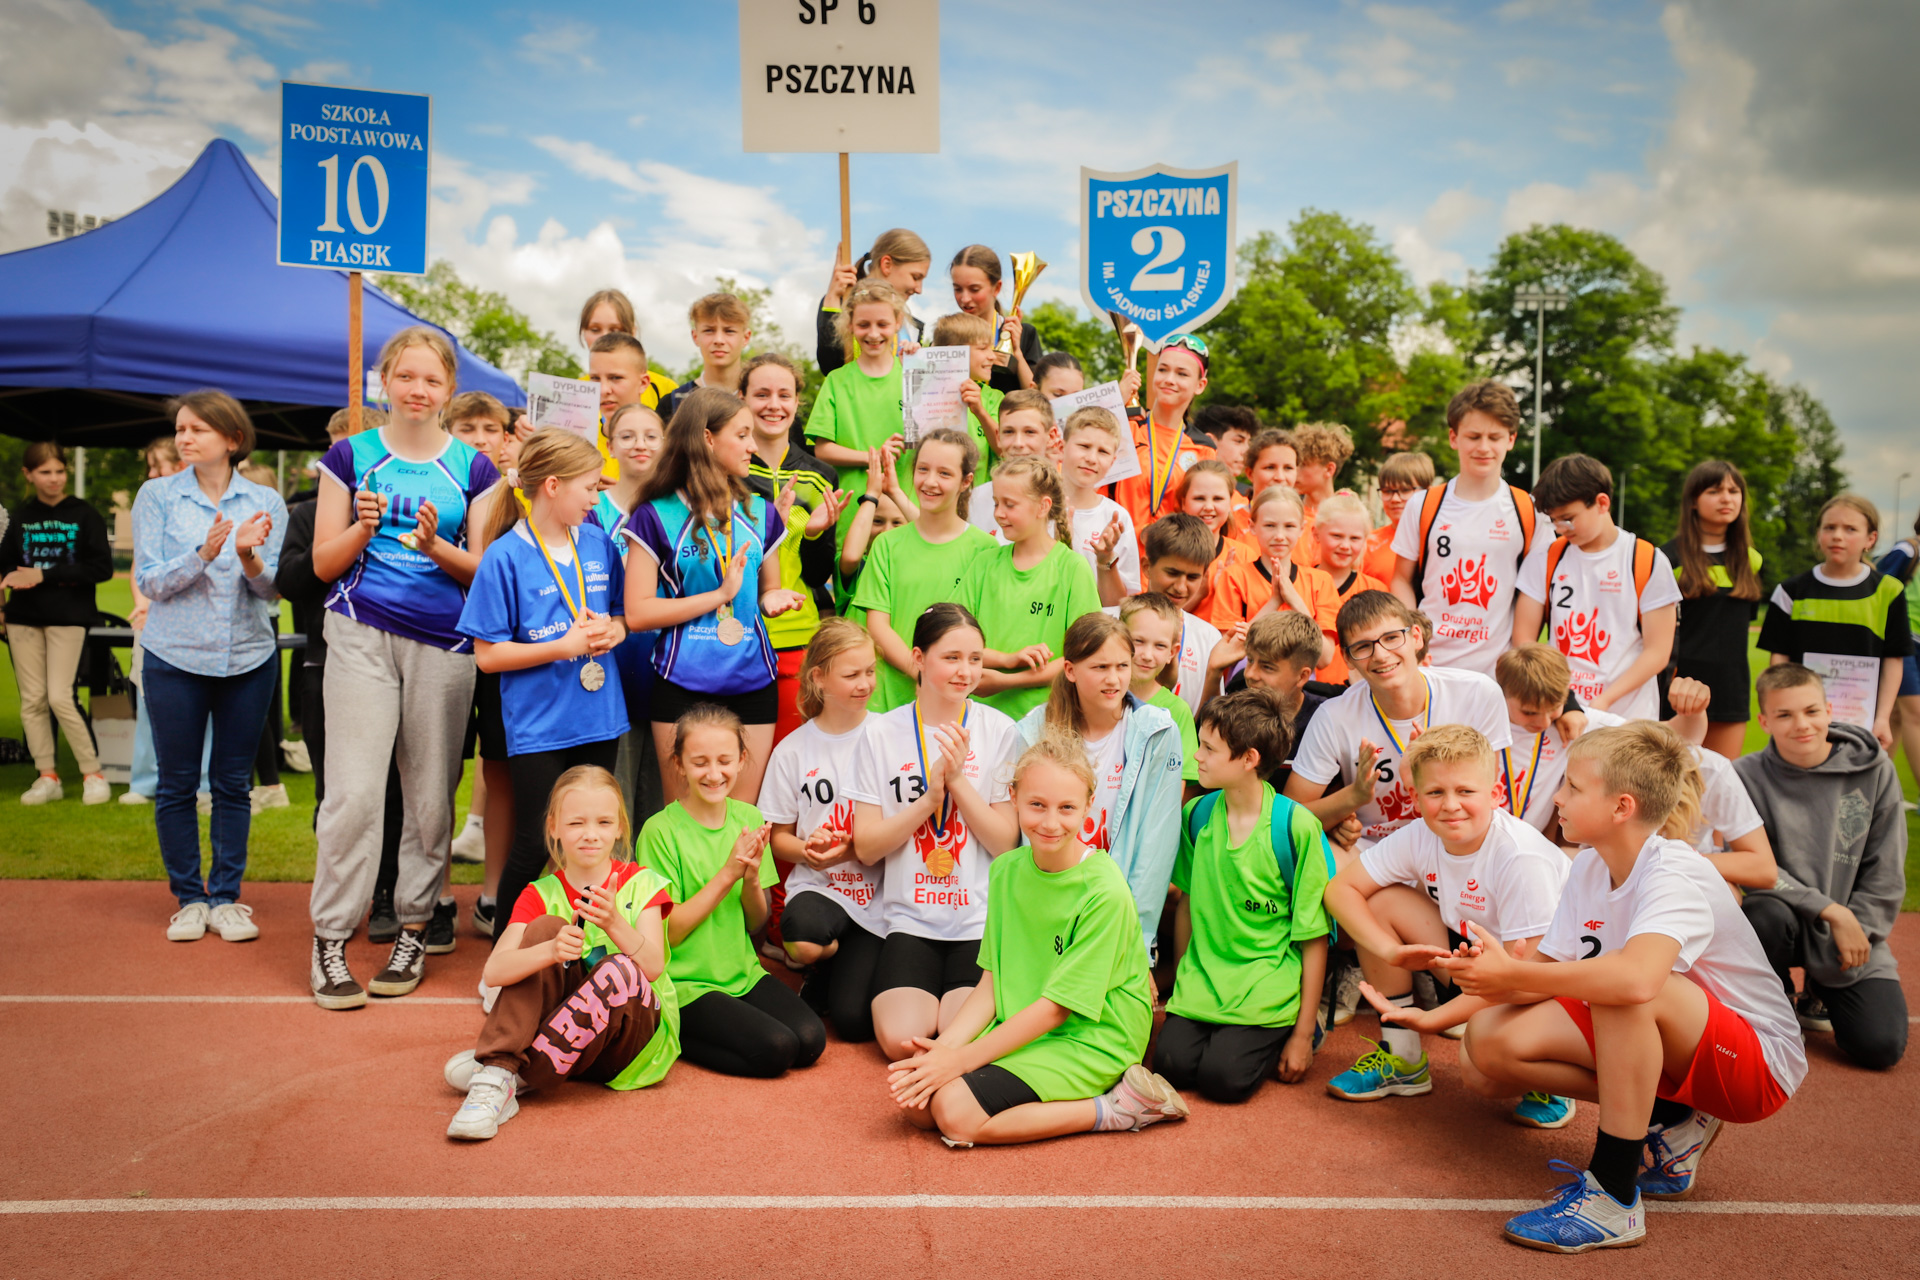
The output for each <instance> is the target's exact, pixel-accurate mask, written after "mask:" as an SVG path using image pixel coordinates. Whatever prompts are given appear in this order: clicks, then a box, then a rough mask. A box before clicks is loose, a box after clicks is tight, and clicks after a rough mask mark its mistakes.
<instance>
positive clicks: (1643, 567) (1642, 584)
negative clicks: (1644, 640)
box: [1633, 538, 1654, 630]
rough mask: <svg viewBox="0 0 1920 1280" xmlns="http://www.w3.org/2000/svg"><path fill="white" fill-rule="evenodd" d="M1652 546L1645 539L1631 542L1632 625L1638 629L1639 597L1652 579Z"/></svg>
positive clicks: (1636, 539)
mask: <svg viewBox="0 0 1920 1280" xmlns="http://www.w3.org/2000/svg"><path fill="white" fill-rule="evenodd" d="M1653 553H1654V545H1653V544H1652V543H1651V542H1648V541H1647V540H1646V539H1645V538H1635V539H1634V540H1633V625H1634V629H1635V630H1639V629H1640V595H1641V593H1642V592H1644V591H1645V590H1646V589H1647V583H1648V581H1649V580H1651V579H1652V577H1653Z"/></svg>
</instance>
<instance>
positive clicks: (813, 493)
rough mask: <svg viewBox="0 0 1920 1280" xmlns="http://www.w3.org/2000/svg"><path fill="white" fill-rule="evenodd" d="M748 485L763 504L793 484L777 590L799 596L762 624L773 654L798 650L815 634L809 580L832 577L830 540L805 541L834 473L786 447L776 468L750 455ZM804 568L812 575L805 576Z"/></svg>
mask: <svg viewBox="0 0 1920 1280" xmlns="http://www.w3.org/2000/svg"><path fill="white" fill-rule="evenodd" d="M747 483H748V484H749V485H751V486H752V487H753V489H754V492H756V493H758V494H760V495H761V496H762V497H764V498H765V499H766V500H767V501H768V503H772V502H773V501H775V499H777V498H778V497H779V495H780V490H781V489H782V488H784V487H785V486H786V485H787V484H788V483H791V484H792V485H793V509H792V510H791V511H789V512H788V513H787V516H788V519H787V536H786V537H785V538H783V539H782V540H781V542H780V548H779V551H778V558H779V561H780V585H781V586H783V587H786V588H788V589H789V590H792V591H798V592H799V593H800V595H801V597H802V598H803V599H802V603H801V605H800V607H799V608H798V609H789V610H787V611H786V612H785V613H783V614H780V615H779V616H777V617H773V618H768V619H767V639H768V640H770V641H772V642H773V647H774V648H776V649H798V648H801V647H803V646H805V644H806V643H807V641H809V640H811V639H813V633H814V632H816V631H818V630H819V629H820V607H819V605H818V604H816V603H815V601H814V598H813V586H812V584H811V583H809V582H808V578H809V577H811V578H812V579H813V581H814V582H824V581H827V580H828V579H830V578H831V577H832V573H833V570H832V563H833V560H834V555H833V540H832V539H831V538H829V537H828V536H827V534H826V533H822V534H821V535H820V537H819V538H817V539H810V538H808V537H807V519H808V517H809V516H811V515H812V514H813V511H814V508H816V507H818V506H819V505H820V503H821V502H822V501H823V500H824V499H825V497H826V495H827V494H828V493H830V492H831V491H832V490H833V489H834V487H835V485H834V477H833V468H832V467H830V466H828V465H827V464H826V463H824V462H822V461H820V459H818V458H816V457H814V456H813V455H812V454H810V453H808V452H807V451H806V450H805V449H800V448H796V447H794V446H792V445H789V446H788V447H787V451H786V453H785V454H784V455H783V456H782V457H781V459H780V465H779V466H777V467H769V466H768V465H767V464H766V463H765V462H764V461H763V460H762V459H761V457H760V455H759V454H757V453H756V454H754V455H753V457H752V459H751V460H750V461H749V463H748V466H747ZM600 496H601V497H603V498H604V497H606V494H605V493H604V492H603V493H602V494H601V495H600ZM802 557H807V558H808V559H809V560H810V564H809V565H803V564H802ZM809 568H812V569H813V570H815V571H814V572H812V573H809V572H808V569H809Z"/></svg>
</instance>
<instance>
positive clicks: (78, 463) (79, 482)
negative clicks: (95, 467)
mask: <svg viewBox="0 0 1920 1280" xmlns="http://www.w3.org/2000/svg"><path fill="white" fill-rule="evenodd" d="M73 496H74V497H76V498H85V497H86V496H87V450H86V448H85V446H76V447H75V448H74V451H73Z"/></svg>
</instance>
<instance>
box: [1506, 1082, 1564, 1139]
mask: <svg viewBox="0 0 1920 1280" xmlns="http://www.w3.org/2000/svg"><path fill="white" fill-rule="evenodd" d="M1513 1119H1514V1123H1515V1124H1523V1125H1526V1126H1527V1127H1528V1128H1529V1129H1564V1128H1566V1126H1568V1125H1570V1124H1572V1123H1573V1099H1572V1098H1563V1097H1561V1096H1560V1095H1559V1094H1557V1093H1542V1092H1540V1091H1539V1090H1538V1089H1536V1090H1534V1091H1533V1092H1532V1093H1529V1094H1528V1095H1527V1096H1526V1097H1524V1098H1522V1099H1520V1103H1519V1105H1518V1106H1516V1107H1514V1109H1513Z"/></svg>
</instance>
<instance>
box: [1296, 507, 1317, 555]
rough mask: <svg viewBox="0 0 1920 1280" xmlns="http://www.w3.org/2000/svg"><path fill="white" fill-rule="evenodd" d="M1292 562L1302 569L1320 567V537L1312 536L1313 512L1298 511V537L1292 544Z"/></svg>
mask: <svg viewBox="0 0 1920 1280" xmlns="http://www.w3.org/2000/svg"><path fill="white" fill-rule="evenodd" d="M1293 562H1294V563H1295V564H1297V565H1299V566H1300V567H1301V568H1303V569H1317V568H1319V567H1320V539H1318V538H1316V537H1314V536H1313V512H1311V511H1305V510H1303V511H1302V512H1301V513H1300V537H1299V540H1298V541H1296V542H1295V543H1294V544H1293Z"/></svg>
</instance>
